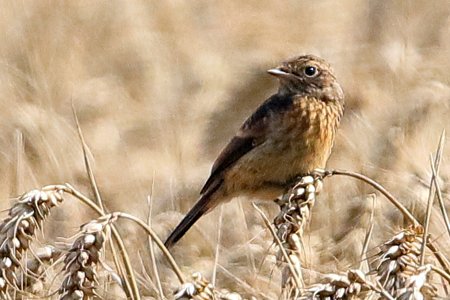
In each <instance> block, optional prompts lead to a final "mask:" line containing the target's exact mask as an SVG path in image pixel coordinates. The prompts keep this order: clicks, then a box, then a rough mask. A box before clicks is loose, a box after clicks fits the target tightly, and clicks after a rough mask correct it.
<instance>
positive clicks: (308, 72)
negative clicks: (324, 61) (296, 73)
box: [303, 66, 318, 77]
mask: <svg viewBox="0 0 450 300" xmlns="http://www.w3.org/2000/svg"><path fill="white" fill-rule="evenodd" d="M303 72H304V73H305V75H306V76H308V77H314V76H316V75H317V74H318V72H317V68H316V67H313V66H307V67H306V68H305V70H304V71H303Z"/></svg>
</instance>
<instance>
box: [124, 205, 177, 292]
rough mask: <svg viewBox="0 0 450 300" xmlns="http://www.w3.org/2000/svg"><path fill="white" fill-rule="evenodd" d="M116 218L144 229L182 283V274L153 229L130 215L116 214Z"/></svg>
mask: <svg viewBox="0 0 450 300" xmlns="http://www.w3.org/2000/svg"><path fill="white" fill-rule="evenodd" d="M117 217H120V218H124V219H128V220H131V221H133V222H135V223H136V224H138V225H139V226H140V227H141V228H142V229H144V230H145V231H146V232H147V233H148V234H149V235H150V237H151V238H152V240H153V241H154V242H155V243H156V245H158V247H159V249H161V251H162V253H163V254H164V256H165V257H166V258H167V260H168V261H169V263H170V265H171V267H172V269H173V271H174V272H175V274H176V275H177V277H178V280H179V281H180V283H184V276H183V273H182V272H181V270H180V268H179V267H178V265H177V263H176V262H175V260H174V259H173V256H172V254H170V252H169V250H167V248H166V247H165V246H164V243H163V242H162V241H161V239H160V238H159V237H158V235H157V234H156V233H155V232H154V231H153V229H151V227H150V226H148V225H147V224H146V223H145V222H144V221H142V220H140V219H139V218H137V217H135V216H132V215H130V214H127V213H123V212H121V213H118V215H117Z"/></svg>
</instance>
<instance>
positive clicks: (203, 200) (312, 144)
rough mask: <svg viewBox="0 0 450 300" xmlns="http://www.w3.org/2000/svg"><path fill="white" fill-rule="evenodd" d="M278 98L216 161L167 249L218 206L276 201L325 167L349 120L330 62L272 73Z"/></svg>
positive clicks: (290, 64)
mask: <svg viewBox="0 0 450 300" xmlns="http://www.w3.org/2000/svg"><path fill="white" fill-rule="evenodd" d="M267 72H268V73H269V74H270V75H273V76H275V77H276V78H277V79H278V80H279V88H278V91H277V93H275V94H273V95H272V96H270V97H269V98H268V99H267V100H266V101H264V102H263V103H262V104H261V105H260V106H259V107H258V108H257V109H256V110H255V111H254V112H253V114H252V115H250V117H248V118H247V120H246V121H245V122H244V123H243V124H242V126H241V127H240V128H239V130H238V131H237V133H236V134H235V136H234V137H233V138H231V140H230V141H229V142H228V144H227V145H226V146H225V148H224V149H223V150H222V152H221V153H220V154H219V156H218V157H217V159H216V160H215V162H214V164H213V166H212V169H211V173H210V176H209V178H208V179H207V180H206V182H205V184H204V186H203V188H202V189H201V191H200V197H199V199H198V201H197V202H196V204H195V205H194V206H193V207H192V208H191V210H190V211H189V212H188V213H187V214H186V216H185V217H184V218H183V219H182V221H181V222H180V223H179V224H178V225H177V226H176V228H175V229H174V230H173V231H172V233H171V234H170V235H169V237H168V238H167V240H166V241H165V246H166V247H167V248H171V247H173V245H174V244H175V243H176V242H178V240H179V239H181V238H182V237H183V236H184V234H185V233H186V232H187V231H188V230H189V229H190V228H191V227H192V225H193V224H194V223H195V222H196V221H197V220H198V219H199V218H200V217H201V216H202V215H204V214H206V213H207V212H210V211H211V210H212V209H213V208H215V207H216V206H217V205H219V204H221V203H224V202H227V201H229V200H231V199H232V198H235V197H237V196H249V197H253V198H257V199H262V200H274V199H275V198H276V197H278V196H280V195H281V194H282V193H283V191H285V189H286V188H287V186H288V185H289V184H290V183H291V184H292V181H293V180H295V178H298V177H299V176H303V175H307V174H310V173H311V172H313V171H314V170H315V169H323V168H325V166H326V163H327V161H328V158H329V156H330V154H331V150H332V148H333V145H334V140H335V136H336V131H337V129H338V127H339V123H340V121H341V118H342V116H343V114H344V92H343V90H342V88H341V86H340V84H339V83H338V82H337V79H336V76H335V75H334V71H333V69H332V68H331V66H330V65H329V63H328V62H327V61H325V60H324V59H322V58H320V57H318V56H315V55H300V56H296V57H293V58H291V59H288V60H286V61H284V62H282V63H281V64H280V65H279V66H277V67H276V68H273V69H270V70H268V71H267Z"/></svg>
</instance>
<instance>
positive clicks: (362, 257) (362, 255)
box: [359, 195, 377, 269]
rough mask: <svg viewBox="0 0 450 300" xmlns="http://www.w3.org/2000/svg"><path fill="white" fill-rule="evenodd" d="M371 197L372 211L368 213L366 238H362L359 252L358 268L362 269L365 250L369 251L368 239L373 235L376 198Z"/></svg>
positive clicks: (364, 260)
mask: <svg viewBox="0 0 450 300" xmlns="http://www.w3.org/2000/svg"><path fill="white" fill-rule="evenodd" d="M372 197H373V205H372V211H371V212H370V220H369V228H368V229H367V232H366V236H365V237H364V243H363V248H362V250H361V259H360V260H361V263H360V264H359V268H360V269H362V267H363V264H364V262H367V258H365V255H366V253H367V250H368V249H369V243H370V239H371V237H372V233H373V228H374V221H373V218H374V215H375V201H376V199H377V198H376V196H375V195H372Z"/></svg>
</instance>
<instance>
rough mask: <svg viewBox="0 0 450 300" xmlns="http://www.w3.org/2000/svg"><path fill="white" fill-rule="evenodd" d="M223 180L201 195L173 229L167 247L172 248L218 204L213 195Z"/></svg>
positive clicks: (166, 243)
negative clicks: (213, 199) (212, 197)
mask: <svg viewBox="0 0 450 300" xmlns="http://www.w3.org/2000/svg"><path fill="white" fill-rule="evenodd" d="M221 183H222V182H218V183H217V184H215V185H213V186H212V187H211V188H210V189H208V190H207V191H206V192H205V193H204V194H203V195H201V196H200V199H199V200H198V201H197V203H195V205H194V207H192V208H191V210H190V211H189V212H188V213H187V215H186V216H185V217H184V218H183V220H181V222H180V224H178V225H177V227H176V228H175V229H174V230H173V231H172V233H171V234H170V235H169V237H168V238H167V240H166V241H165V243H164V245H165V246H166V248H168V249H169V248H171V247H172V246H173V245H174V244H175V243H176V242H178V240H179V239H181V238H182V237H183V235H184V234H185V233H186V232H187V231H188V230H189V228H191V227H192V225H194V223H195V222H196V221H197V220H198V219H200V217H201V216H203V215H204V214H205V213H207V212H208V211H209V210H210V209H212V208H213V207H214V206H216V205H217V203H213V202H215V201H211V200H212V199H211V196H212V195H213V194H214V192H215V191H217V189H218V188H219V186H220V185H221Z"/></svg>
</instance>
